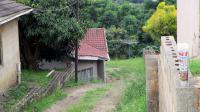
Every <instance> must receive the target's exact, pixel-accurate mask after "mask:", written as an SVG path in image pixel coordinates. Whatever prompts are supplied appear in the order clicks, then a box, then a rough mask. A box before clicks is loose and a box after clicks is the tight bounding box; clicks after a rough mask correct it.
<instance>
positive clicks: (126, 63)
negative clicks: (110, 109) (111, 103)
mask: <svg viewBox="0 0 200 112" xmlns="http://www.w3.org/2000/svg"><path fill="white" fill-rule="evenodd" d="M107 73H108V75H112V76H114V77H116V78H120V79H122V80H124V82H125V85H126V88H125V90H124V93H123V95H122V99H121V101H120V102H119V105H118V107H117V109H116V112H146V105H145V103H146V93H145V73H144V60H143V59H142V58H135V59H129V60H114V61H110V62H108V63H107Z"/></svg>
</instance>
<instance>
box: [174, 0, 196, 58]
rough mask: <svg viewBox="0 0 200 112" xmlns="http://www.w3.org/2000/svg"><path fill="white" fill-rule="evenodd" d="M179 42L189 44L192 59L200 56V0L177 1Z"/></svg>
mask: <svg viewBox="0 0 200 112" xmlns="http://www.w3.org/2000/svg"><path fill="white" fill-rule="evenodd" d="M177 41H178V43H188V45H189V47H190V56H191V57H196V56H199V55H200V1H199V0H177Z"/></svg>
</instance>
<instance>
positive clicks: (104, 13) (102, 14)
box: [81, 0, 154, 57]
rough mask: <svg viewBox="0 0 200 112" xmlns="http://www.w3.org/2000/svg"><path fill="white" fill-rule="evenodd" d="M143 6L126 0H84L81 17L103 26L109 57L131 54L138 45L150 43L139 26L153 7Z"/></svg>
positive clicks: (142, 45) (95, 24) (139, 46)
mask: <svg viewBox="0 0 200 112" xmlns="http://www.w3.org/2000/svg"><path fill="white" fill-rule="evenodd" d="M145 6H146V5H145V4H134V3H130V2H128V1H125V2H122V3H121V4H118V3H116V2H113V0H95V1H94V0H86V1H85V4H84V7H83V8H82V11H81V18H84V20H87V21H89V23H90V27H104V28H106V29H107V39H108V46H109V52H110V56H111V57H130V56H131V57H132V56H136V55H140V54H141V49H142V48H143V47H144V46H145V45H148V44H150V43H152V40H151V38H150V36H149V35H148V34H146V33H144V32H143V31H142V26H143V25H144V23H145V21H146V20H147V19H148V18H149V17H150V15H151V14H152V13H153V12H154V9H153V8H146V7H145Z"/></svg>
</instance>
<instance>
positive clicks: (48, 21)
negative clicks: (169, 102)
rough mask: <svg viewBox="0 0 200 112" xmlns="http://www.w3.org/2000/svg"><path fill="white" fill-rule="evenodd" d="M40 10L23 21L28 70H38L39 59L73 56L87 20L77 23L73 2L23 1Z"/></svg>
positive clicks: (22, 37) (23, 48) (25, 63)
mask: <svg viewBox="0 0 200 112" xmlns="http://www.w3.org/2000/svg"><path fill="white" fill-rule="evenodd" d="M21 2H24V3H27V4H28V5H30V6H32V7H34V8H35V9H37V12H36V13H35V14H31V15H29V16H25V17H23V18H21V19H20V22H19V23H20V24H19V25H20V29H21V30H20V45H21V46H20V47H21V54H22V60H23V62H24V63H23V64H24V65H25V66H26V68H29V69H37V67H38V63H37V62H38V61H39V60H40V59H48V60H51V59H59V58H60V57H61V56H66V55H70V53H71V51H72V50H73V49H74V46H75V43H76V41H77V40H80V39H81V38H82V37H83V34H84V31H85V27H86V25H85V24H84V21H78V20H77V19H76V18H75V17H76V14H75V12H76V10H75V8H76V6H75V4H74V2H73V3H72V2H71V1H70V0H56V1H55V0H29V1H28V2H27V0H21Z"/></svg>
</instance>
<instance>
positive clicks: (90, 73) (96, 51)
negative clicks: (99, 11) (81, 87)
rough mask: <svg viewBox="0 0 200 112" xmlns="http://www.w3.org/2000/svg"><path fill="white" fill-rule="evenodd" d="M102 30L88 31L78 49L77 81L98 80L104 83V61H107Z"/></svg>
mask: <svg viewBox="0 0 200 112" xmlns="http://www.w3.org/2000/svg"><path fill="white" fill-rule="evenodd" d="M105 32H106V31H105V29H104V28H91V29H88V30H87V32H86V34H85V37H84V38H83V40H82V41H81V42H80V47H79V54H78V56H79V57H78V58H79V66H78V69H79V73H78V78H79V80H91V79H95V78H99V79H102V80H104V81H105V78H106V73H105V61H107V60H109V59H110V58H109V54H108V46H107V40H106V34H105Z"/></svg>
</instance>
